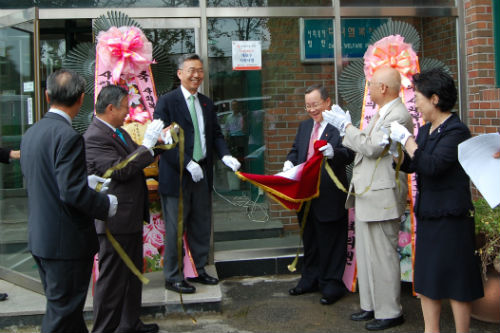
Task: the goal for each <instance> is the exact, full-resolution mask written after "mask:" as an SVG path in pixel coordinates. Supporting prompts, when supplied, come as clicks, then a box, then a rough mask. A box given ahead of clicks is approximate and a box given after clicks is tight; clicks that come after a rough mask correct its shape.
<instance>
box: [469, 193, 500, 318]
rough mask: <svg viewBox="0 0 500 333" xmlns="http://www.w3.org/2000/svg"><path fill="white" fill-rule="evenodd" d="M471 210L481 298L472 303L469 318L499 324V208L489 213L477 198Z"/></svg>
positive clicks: (483, 203)
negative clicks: (470, 316) (481, 284)
mask: <svg viewBox="0 0 500 333" xmlns="http://www.w3.org/2000/svg"><path fill="white" fill-rule="evenodd" d="M474 207H475V214H474V219H475V224H476V235H477V239H478V242H477V243H478V244H477V245H478V249H477V253H478V255H479V257H480V259H481V270H482V274H483V284H484V297H483V298H481V299H478V300H476V301H474V302H473V303H472V317H473V318H476V319H479V320H482V321H487V322H494V323H500V275H499V272H500V206H499V207H496V208H495V209H491V207H490V206H489V205H488V203H487V202H486V200H484V199H483V198H480V199H477V200H475V201H474Z"/></svg>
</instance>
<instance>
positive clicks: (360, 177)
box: [343, 99, 413, 221]
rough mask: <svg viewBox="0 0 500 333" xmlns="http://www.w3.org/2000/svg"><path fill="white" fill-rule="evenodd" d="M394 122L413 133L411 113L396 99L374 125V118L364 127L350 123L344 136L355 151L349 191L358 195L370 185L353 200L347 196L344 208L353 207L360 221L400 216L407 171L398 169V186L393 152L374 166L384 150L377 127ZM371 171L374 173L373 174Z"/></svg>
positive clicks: (350, 196)
mask: <svg viewBox="0 0 500 333" xmlns="http://www.w3.org/2000/svg"><path fill="white" fill-rule="evenodd" d="M393 121H397V122H398V123H400V124H401V125H403V126H405V127H406V128H407V129H408V130H409V131H410V132H412V133H413V122H412V119H411V116H410V114H409V113H408V110H407V109H406V107H405V106H404V104H403V103H402V102H401V100H400V99H398V100H397V101H396V102H394V104H392V105H391V106H390V107H389V109H388V110H387V112H386V113H385V115H384V116H383V117H382V118H380V121H379V122H378V124H375V122H376V121H375V117H374V118H372V121H371V122H370V123H369V124H368V126H366V128H364V129H363V130H360V129H358V128H356V127H354V126H349V127H348V128H347V130H346V134H345V136H344V141H343V143H344V146H346V147H348V148H351V149H352V150H354V151H355V152H356V157H355V158H354V168H353V175H352V179H351V184H350V187H349V192H350V193H351V192H353V191H356V193H358V194H359V193H362V192H363V191H365V189H366V188H367V186H370V189H369V190H368V191H367V192H366V193H364V194H363V195H360V196H357V197H356V199H354V198H355V197H354V196H353V195H348V196H347V201H346V207H347V208H349V207H354V206H355V207H356V218H357V219H359V220H361V221H385V220H392V219H396V218H400V217H401V216H402V215H403V213H404V211H405V208H406V196H407V193H408V184H407V175H406V173H404V172H399V184H400V186H399V187H398V186H397V184H396V179H395V171H394V169H393V167H392V161H393V158H392V155H390V154H386V155H385V156H383V157H382V158H381V160H380V162H379V164H378V166H376V163H377V159H378V158H379V156H380V155H381V153H382V151H383V150H384V147H381V146H380V145H379V143H380V141H382V137H383V135H384V133H383V132H382V131H381V130H380V129H381V128H383V127H384V128H386V129H389V127H390V124H391V122H393ZM374 171H375V174H373V172H374ZM372 175H373V177H372ZM372 179H373V182H372ZM370 184H371V185H370Z"/></svg>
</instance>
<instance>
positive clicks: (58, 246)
mask: <svg viewBox="0 0 500 333" xmlns="http://www.w3.org/2000/svg"><path fill="white" fill-rule="evenodd" d="M84 89H85V80H84V79H83V78H82V77H81V76H80V75H78V74H76V73H74V72H72V71H68V70H64V69H61V70H58V71H56V72H54V73H52V74H51V75H50V76H49V77H48V78H47V90H46V92H45V96H46V98H47V102H48V103H49V104H50V110H49V112H48V113H47V114H46V115H45V116H44V117H43V118H42V119H41V120H40V121H38V122H37V123H36V124H35V125H33V127H31V128H30V129H28V131H27V132H26V134H25V135H24V136H23V138H22V141H21V151H22V152H23V154H22V156H21V169H22V172H23V174H24V178H25V180H26V188H27V192H28V207H29V214H28V247H29V250H30V251H31V253H32V255H33V258H34V259H35V261H36V263H37V265H38V270H39V273H40V278H41V280H42V284H43V288H44V290H45V296H46V298H47V308H46V312H45V315H44V317H43V321H42V332H44V333H48V332H50V333H54V332H88V330H87V327H86V325H85V321H84V320H83V313H82V311H83V306H84V304H85V298H86V296H87V290H88V286H89V282H90V275H91V271H92V261H93V257H94V255H95V253H96V252H97V249H98V246H99V244H98V243H97V235H96V232H95V227H94V223H93V220H94V218H99V219H102V220H104V219H106V218H108V217H111V216H113V215H114V214H115V213H116V207H117V205H118V202H117V199H116V197H115V196H114V195H107V196H106V194H103V193H98V192H95V191H93V190H92V189H91V188H89V186H88V184H87V181H88V180H87V171H86V168H85V150H84V142H83V137H82V136H81V135H80V134H78V133H77V132H76V131H75V130H74V129H73V128H72V127H71V121H72V119H73V118H74V117H75V116H76V115H77V114H78V111H79V110H80V107H81V105H82V103H83V96H84V93H83V92H84Z"/></svg>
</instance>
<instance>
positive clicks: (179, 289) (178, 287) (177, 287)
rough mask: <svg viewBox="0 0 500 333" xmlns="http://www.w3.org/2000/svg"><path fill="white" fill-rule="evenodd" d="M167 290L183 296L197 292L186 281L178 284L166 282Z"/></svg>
mask: <svg viewBox="0 0 500 333" xmlns="http://www.w3.org/2000/svg"><path fill="white" fill-rule="evenodd" d="M165 289H168V290H172V291H175V292H176V293H183V294H193V293H194V292H195V291H196V288H195V287H194V286H192V285H190V284H189V283H187V282H186V281H184V280H182V281H178V282H169V281H165Z"/></svg>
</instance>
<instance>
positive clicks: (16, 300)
mask: <svg viewBox="0 0 500 333" xmlns="http://www.w3.org/2000/svg"><path fill="white" fill-rule="evenodd" d="M206 270H207V273H208V274H210V275H211V276H215V277H217V276H218V275H217V272H216V270H215V266H213V265H211V266H207V268H206ZM146 277H147V278H148V279H149V280H150V282H149V283H148V284H147V285H144V286H143V291H142V312H143V314H154V313H162V314H165V313H167V312H168V313H175V312H179V313H181V312H183V311H184V310H183V308H182V306H181V303H180V298H179V294H177V293H175V292H172V291H169V290H165V280H164V278H163V273H162V272H153V273H147V274H146ZM194 285H195V286H196V293H194V294H190V295H183V301H184V308H185V309H186V311H187V312H188V313H190V312H200V311H221V301H222V292H221V287H220V285H215V286H205V285H201V284H197V283H194ZM0 292H4V293H8V294H9V299H8V301H5V302H0V328H4V327H7V326H11V325H39V324H40V323H41V320H42V316H43V314H44V313H45V297H44V296H43V295H41V294H38V293H36V292H33V291H30V290H27V289H24V288H22V287H19V286H16V285H14V284H12V283H9V282H7V281H4V280H0ZM92 302H93V297H92V283H91V285H90V286H89V292H88V295H87V300H86V301H85V307H84V316H85V319H87V320H92Z"/></svg>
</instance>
